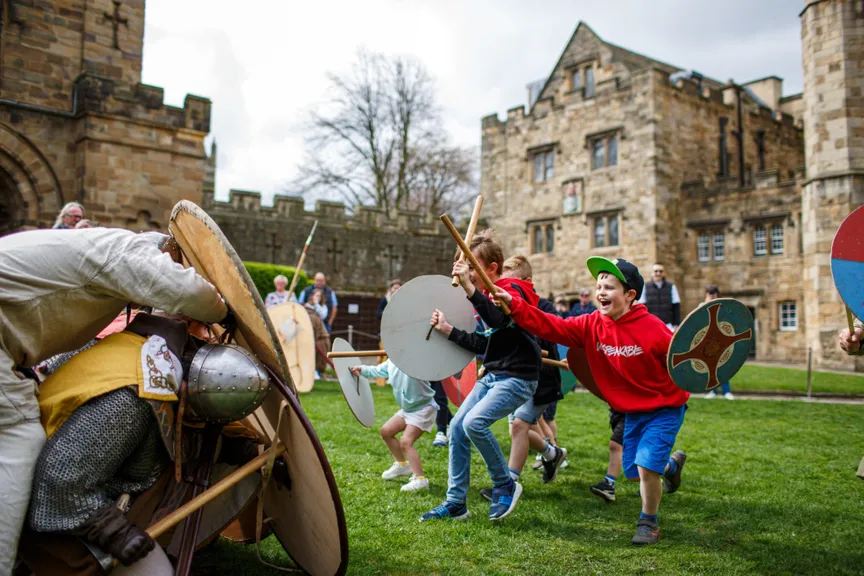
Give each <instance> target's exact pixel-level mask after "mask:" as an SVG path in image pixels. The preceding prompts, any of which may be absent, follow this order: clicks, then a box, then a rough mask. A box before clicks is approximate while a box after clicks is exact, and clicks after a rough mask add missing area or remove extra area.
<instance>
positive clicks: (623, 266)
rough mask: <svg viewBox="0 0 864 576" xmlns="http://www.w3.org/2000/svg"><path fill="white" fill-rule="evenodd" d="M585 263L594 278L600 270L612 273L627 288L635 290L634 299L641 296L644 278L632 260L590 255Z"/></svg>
mask: <svg viewBox="0 0 864 576" xmlns="http://www.w3.org/2000/svg"><path fill="white" fill-rule="evenodd" d="M585 264H586V265H587V266H588V271H589V272H591V275H592V276H594V279H595V280H596V279H597V277H598V276H599V275H600V273H601V272H606V273H608V274H612V275H613V276H615V277H616V278H618V280H620V281H621V282H622V283H623V284H624V285H626V286H627V287H628V288H630V289H632V290H635V291H636V300H638V299H639V298H641V297H642V289H643V288H645V280H644V279H643V278H642V275H641V274H640V273H639V268H637V267H636V265H635V264H633V263H632V262H628V261H627V260H624V259H623V258H616V259H615V260H610V259H609V258H604V257H603V256H591V257H590V258H588V260H587V261H586V262H585Z"/></svg>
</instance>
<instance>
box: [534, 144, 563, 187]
mask: <svg viewBox="0 0 864 576" xmlns="http://www.w3.org/2000/svg"><path fill="white" fill-rule="evenodd" d="M558 148H559V146H558V143H557V142H553V143H551V144H543V145H542V146H534V147H532V148H529V149H528V150H527V153H526V156H527V159H528V160H529V161H530V163H531V183H532V184H547V183H548V182H551V181H552V180H553V179H554V178H555V156H556V154H557V153H558V151H559V150H558ZM539 158H543V160H542V162H543V174H542V178H540V179H538V178H537V160H538V159H539ZM550 159H551V163H550V162H549V160H550Z"/></svg>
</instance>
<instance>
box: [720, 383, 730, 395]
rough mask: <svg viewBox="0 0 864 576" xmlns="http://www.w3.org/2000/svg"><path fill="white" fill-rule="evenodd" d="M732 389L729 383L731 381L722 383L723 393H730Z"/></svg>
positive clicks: (721, 390)
mask: <svg viewBox="0 0 864 576" xmlns="http://www.w3.org/2000/svg"><path fill="white" fill-rule="evenodd" d="M731 391H732V386H730V385H729V382H724V383H723V384H721V385H720V392H721V393H722V394H728V393H729V392H731Z"/></svg>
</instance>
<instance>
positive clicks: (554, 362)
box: [543, 358, 570, 370]
mask: <svg viewBox="0 0 864 576" xmlns="http://www.w3.org/2000/svg"><path fill="white" fill-rule="evenodd" d="M543 364H546V365H547V366H557V367H558V368H563V369H564V370H570V366H569V365H568V364H567V362H565V361H563V360H551V359H549V358H543Z"/></svg>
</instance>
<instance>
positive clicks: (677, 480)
mask: <svg viewBox="0 0 864 576" xmlns="http://www.w3.org/2000/svg"><path fill="white" fill-rule="evenodd" d="M672 459H673V460H675V461H676V462H677V463H678V469H677V470H675V473H674V474H669V472H668V471H667V472H663V488H664V489H665V491H666V493H667V494H672V493H673V492H676V491H677V490H678V488H679V487H680V486H681V471H682V470H683V469H684V463H685V462H687V453H686V452H684V451H683V450H676V451H675V452H673V453H672Z"/></svg>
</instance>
